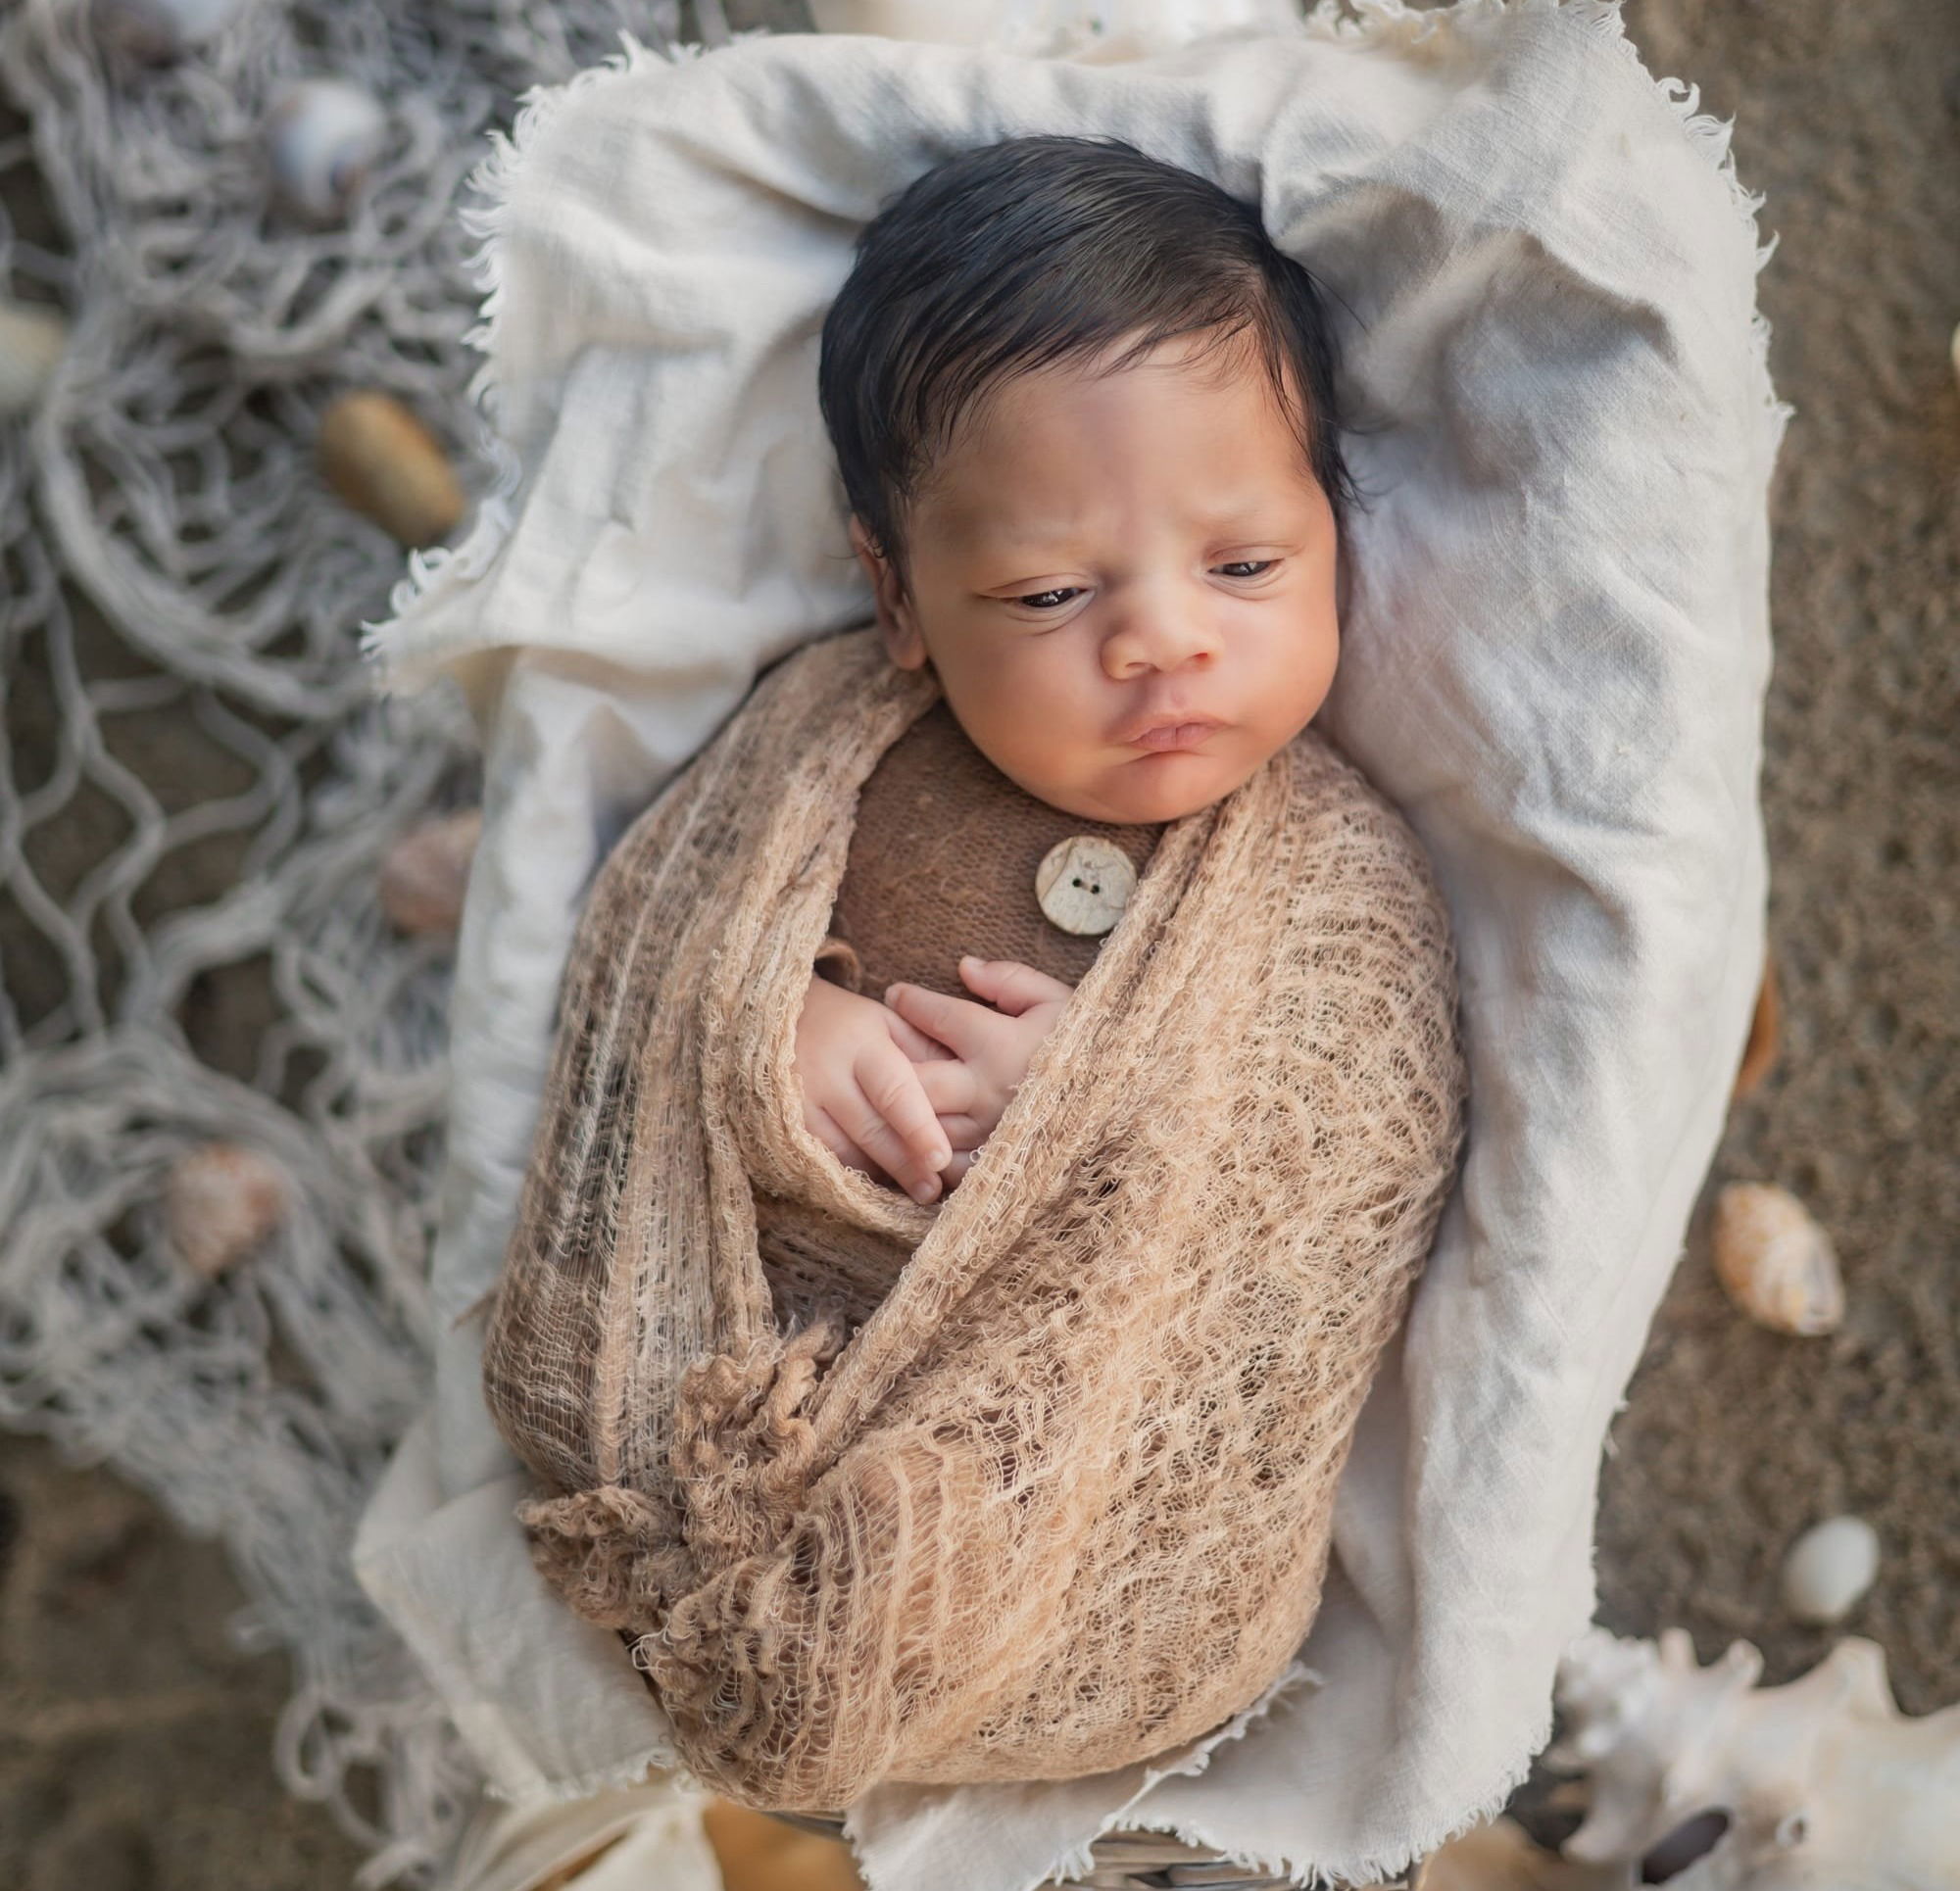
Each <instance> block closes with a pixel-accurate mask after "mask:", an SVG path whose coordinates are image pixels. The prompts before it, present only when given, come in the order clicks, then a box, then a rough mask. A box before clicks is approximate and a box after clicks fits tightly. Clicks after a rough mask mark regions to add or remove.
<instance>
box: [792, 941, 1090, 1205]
mask: <svg viewBox="0 0 1960 1891" xmlns="http://www.w3.org/2000/svg"><path fill="white" fill-rule="evenodd" d="M959 977H960V981H961V982H962V983H963V984H964V985H965V986H966V988H967V990H968V991H970V992H972V993H973V994H975V995H976V996H977V997H979V998H982V999H984V1000H986V1002H984V1003H977V1004H976V1003H975V1002H974V1001H973V1000H972V999H970V998H956V997H951V996H949V995H948V994H945V993H943V992H928V991H927V990H925V988H924V987H923V986H918V985H894V986H890V987H888V988H887V990H886V992H885V999H884V1002H883V1003H882V1004H881V1003H880V1002H879V1001H878V1000H877V999H876V998H871V997H863V996H860V995H859V994H857V993H855V992H847V991H846V990H845V989H844V988H843V987H842V986H841V985H833V984H832V983H831V982H830V981H829V980H828V979H825V978H821V977H819V976H817V975H815V974H814V973H812V974H811V977H810V981H809V991H808V992H807V993H806V994H805V996H804V1003H803V1011H802V1014H801V1015H800V1016H799V1018H798V1019H797V1033H796V1073H797V1080H798V1082H799V1083H800V1084H801V1085H802V1087H803V1120H804V1127H805V1128H806V1129H808V1130H809V1133H810V1134H811V1135H812V1136H814V1137H815V1138H816V1139H817V1140H818V1141H819V1142H821V1143H822V1144H823V1145H824V1146H825V1147H826V1148H828V1149H829V1150H830V1151H831V1153H832V1154H833V1155H835V1156H836V1157H837V1159H838V1160H839V1161H840V1162H842V1163H844V1164H845V1165H846V1166H847V1167H848V1168H853V1169H859V1170H862V1171H863V1172H864V1173H865V1174H866V1175H869V1176H872V1177H874V1178H875V1179H876V1180H878V1181H881V1182H893V1183H896V1184H897V1185H898V1186H899V1187H900V1188H903V1189H905V1191H906V1192H907V1194H909V1195H910V1196H911V1197H912V1198H913V1199H914V1200H915V1201H920V1202H930V1201H934V1200H936V1199H937V1198H938V1196H939V1194H940V1192H941V1190H942V1188H953V1187H954V1186H956V1184H957V1183H958V1181H959V1179H960V1178H961V1177H962V1176H963V1175H965V1173H966V1171H967V1170H968V1169H969V1168H971V1167H972V1165H973V1155H974V1151H975V1150H977V1149H978V1148H979V1146H980V1145H981V1143H982V1142H984V1141H985V1140H986V1139H987V1138H988V1137H989V1136H990V1135H991V1134H992V1133H993V1129H994V1126H995V1125H996V1124H997V1123H999V1122H1000V1120H1001V1116H1002V1112H1003V1111H1005V1109H1006V1107H1007V1103H1008V1100H1009V1098H1011V1097H1012V1095H1013V1093H1014V1091H1015V1090H1016V1089H1017V1088H1018V1087H1019V1085H1020V1083H1021V1080H1022V1079H1023V1078H1024V1077H1025V1076H1026V1075H1027V1074H1028V1065H1029V1064H1030V1063H1031V1062H1032V1061H1033V1058H1034V1054H1035V1050H1036V1048H1037V1047H1038V1046H1039V1045H1040V1043H1041V1042H1042V1040H1043V1039H1044V1038H1046V1037H1047V1036H1048V1034H1049V1032H1050V1031H1051V1030H1053V1029H1054V1022H1055V1020H1056V1019H1057V1018H1058V1017H1060V1015H1061V1008H1062V1006H1063V1005H1064V1004H1066V1003H1067V1001H1068V997H1069V994H1071V993H1072V992H1073V991H1074V990H1075V988H1074V987H1073V986H1072V985H1064V984H1062V982H1061V981H1060V980H1059V979H1052V978H1050V977H1049V976H1048V974H1047V973H1046V972H1038V971H1036V970H1035V969H1034V967H1033V966H1031V965H1023V964H1021V963H1019V962H1018V961H1017V960H1014V959H981V958H970V957H969V958H962V959H961V960H960V961H959Z"/></svg>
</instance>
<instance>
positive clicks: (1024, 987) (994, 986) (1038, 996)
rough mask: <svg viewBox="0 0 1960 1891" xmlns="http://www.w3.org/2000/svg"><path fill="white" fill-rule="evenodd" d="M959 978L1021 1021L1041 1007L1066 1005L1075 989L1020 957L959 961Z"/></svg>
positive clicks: (968, 986)
mask: <svg viewBox="0 0 1960 1891" xmlns="http://www.w3.org/2000/svg"><path fill="white" fill-rule="evenodd" d="M959 976H960V979H961V980H962V981H963V982H964V984H965V986H966V989H967V990H968V991H969V992H977V993H979V994H980V995H981V996H982V997H983V998H985V999H986V1000H987V1001H988V1003H990V1004H992V1005H995V1006H996V1007H998V1008H999V1009H1000V1010H1002V1011H1005V1013H1006V1014H1007V1016H1008V1017H1010V1018H1018V1017H1019V1016H1020V1015H1021V1013H1022V1012H1023V1011H1031V1010H1033V1008H1034V1007H1035V1006H1036V1005H1038V1004H1054V1003H1057V1002H1065V1001H1066V1000H1067V999H1068V998H1069V997H1071V996H1072V995H1073V994H1074V992H1075V987H1074V986H1072V985H1064V984H1062V982H1061V981H1060V980H1059V979H1052V978H1050V977H1049V975H1048V974H1047V973H1046V972H1038V971H1036V970H1035V968H1034V967H1033V966H1032V965H1023V964H1022V963H1021V962H1020V960H1019V959H1017V958H974V957H971V956H970V955H969V956H968V957H965V958H962V959H961V960H960V961H959Z"/></svg>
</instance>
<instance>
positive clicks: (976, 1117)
mask: <svg viewBox="0 0 1960 1891" xmlns="http://www.w3.org/2000/svg"><path fill="white" fill-rule="evenodd" d="M959 976H960V978H961V979H962V980H963V981H964V982H965V985H966V988H967V990H968V991H971V992H977V993H978V994H980V996H981V997H983V998H987V999H989V1000H991V1002H990V1003H989V1004H975V1003H973V1002H972V1001H971V1000H970V999H968V998H954V997H948V996H946V995H945V994H943V993H940V992H928V991H926V990H925V988H924V987H923V986H918V985H894V986H893V987H891V989H890V990H889V991H887V992H886V994H885V1002H886V1003H887V1004H888V1005H890V1006H891V1008H892V1009H893V1010H894V1011H896V1012H897V1013H898V1015H899V1018H900V1019H901V1020H902V1021H903V1022H904V1023H906V1024H907V1025H910V1026H912V1027H914V1028H915V1029H916V1030H917V1031H920V1032H923V1033H924V1034H925V1036H926V1037H928V1038H931V1039H934V1040H936V1041H937V1043H936V1044H935V1049H937V1044H944V1045H946V1047H947V1049H949V1050H951V1051H952V1053H953V1056H954V1058H955V1060H956V1061H954V1062H952V1063H950V1064H947V1063H939V1064H930V1065H921V1066H920V1072H921V1075H922V1077H924V1079H925V1082H926V1085H927V1086H928V1088H929V1089H930V1091H931V1094H932V1097H933V1104H934V1107H935V1109H936V1110H937V1112H938V1117H939V1128H940V1129H941V1130H943V1131H944V1132H945V1133H946V1135H947V1136H948V1137H949V1138H950V1139H951V1140H952V1143H953V1149H954V1155H953V1160H952V1163H951V1165H950V1166H949V1167H948V1168H947V1177H948V1180H949V1182H957V1181H958V1180H959V1179H960V1177H961V1176H963V1175H964V1174H965V1173H966V1171H967V1170H968V1169H970V1168H971V1167H972V1166H973V1151H974V1150H976V1149H977V1148H979V1146H980V1145H981V1143H983V1142H984V1141H986V1139H987V1138H988V1137H989V1136H991V1135H992V1134H993V1132H994V1126H995V1125H996V1124H997V1123H999V1122H1000V1120H1001V1115H1002V1112H1003V1111H1004V1110H1005V1109H1006V1107H1007V1102H1008V1099H1009V1098H1010V1097H1011V1096H1012V1095H1013V1093H1014V1091H1016V1090H1017V1089H1018V1088H1019V1087H1020V1083H1021V1080H1022V1078H1024V1077H1025V1076H1026V1075H1027V1074H1028V1065H1029V1064H1030V1063H1031V1062H1033V1060H1034V1054H1035V1051H1036V1049H1037V1048H1038V1047H1039V1046H1040V1044H1041V1042H1042V1040H1043V1039H1044V1038H1046V1037H1047V1036H1048V1034H1049V1033H1050V1032H1051V1031H1053V1030H1054V1021H1055V1020H1056V1019H1057V1018H1058V1017H1060V1016H1061V1007H1062V1006H1063V1005H1064V1004H1066V1003H1067V1002H1068V999H1069V996H1070V994H1072V993H1073V992H1074V990H1075V987H1074V986H1072V985H1064V984H1062V982H1061V981H1060V980H1059V979H1052V978H1050V977H1049V975H1048V974H1047V973H1046V972H1037V971H1036V970H1035V968H1034V967H1033V966H1032V965H1023V964H1021V963H1020V962H1019V961H1018V960H1015V959H1011V958H993V959H986V958H971V957H968V958H962V959H961V960H960V961H959Z"/></svg>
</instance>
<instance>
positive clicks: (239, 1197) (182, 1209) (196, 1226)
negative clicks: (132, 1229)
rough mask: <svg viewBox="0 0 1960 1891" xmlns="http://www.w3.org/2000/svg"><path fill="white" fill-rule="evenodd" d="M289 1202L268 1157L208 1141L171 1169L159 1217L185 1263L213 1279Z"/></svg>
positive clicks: (287, 1188)
mask: <svg viewBox="0 0 1960 1891" xmlns="http://www.w3.org/2000/svg"><path fill="white" fill-rule="evenodd" d="M291 1201H292V1184H291V1183H290V1182H289V1181H288V1180H287V1178H286V1174H285V1172H284V1171H283V1170H282V1169H280V1168H279V1167H278V1166H277V1165H276V1164H275V1163H273V1162H272V1161H271V1160H270V1158H269V1157H267V1156H263V1155H261V1154H260V1153H259V1152H258V1151H257V1150H256V1149H248V1148H246V1147H244V1146H243V1144H241V1143H237V1142H207V1143H205V1144H204V1146H203V1147H202V1148H197V1149H192V1150H191V1151H190V1152H189V1153H188V1154H187V1155H184V1156H181V1157H179V1158H178V1160H177V1162H176V1163H175V1165H174V1166H173V1167H172V1170H171V1173H170V1179H169V1180H168V1181H167V1182H166V1183H165V1185H164V1222H165V1226H166V1227H167V1228H168V1230H169V1231H170V1239H171V1245H172V1247H173V1248H175V1250H176V1252H177V1256H178V1258H179V1259H180V1260H182V1262H183V1263H184V1265H185V1266H186V1267H188V1268H189V1269H190V1270H191V1272H192V1273H193V1274H198V1275H202V1276H203V1277H204V1279H205V1280H207V1281H215V1280H216V1279H217V1278H218V1277H219V1276H220V1275H221V1274H223V1273H225V1272H227V1271H228V1270H229V1269H230V1268H232V1267H235V1266H236V1265H237V1264H238V1262H240V1261H242V1260H243V1259H244V1258H245V1257H246V1255H248V1254H249V1253H251V1252H252V1250H253V1249H254V1248H256V1247H257V1246H258V1245H259V1244H260V1242H262V1241H263V1240H264V1239H265V1238H266V1236H268V1235H270V1233H271V1232H272V1230H273V1229H274V1228H275V1227H276V1226H277V1225H278V1223H279V1221H280V1220H281V1219H282V1218H283V1217H284V1215H285V1212H286V1210H287V1208H288V1207H289V1206H290V1204H291Z"/></svg>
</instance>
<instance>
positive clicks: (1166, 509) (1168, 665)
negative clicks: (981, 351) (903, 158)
mask: <svg viewBox="0 0 1960 1891" xmlns="http://www.w3.org/2000/svg"><path fill="white" fill-rule="evenodd" d="M1194 353H1195V349H1194V345H1193V343H1192V342H1191V340H1190V339H1188V338H1180V339H1179V340H1178V341H1175V342H1170V343H1166V344H1164V345H1163V346H1162V347H1160V348H1158V349H1157V350H1155V351H1154V352H1153V353H1152V355H1150V356H1149V357H1147V358H1146V359H1144V360H1143V361H1141V362H1139V363H1138V364H1135V365H1133V366H1131V367H1128V368H1125V369H1123V370H1121V371H1120V372H1117V373H1114V374H1105V375H1103V376H1101V377H1093V376H1091V375H1089V374H1087V373H1085V372H1083V371H1082V369H1081V368H1080V367H1079V366H1077V365H1074V364H1064V365H1062V366H1059V367H1052V368H1042V369H1037V370H1035V371H1033V372H1031V373H1024V374H1020V375H1017V376H1015V377H1013V378H1012V379H1010V380H1008V381H1007V382H1005V383H1004V384H1003V385H1002V386H1001V387H1000V388H999V389H998V390H997V391H996V392H995V394H994V395H993V396H992V397H991V398H990V399H989V400H988V401H987V402H986V403H985V404H984V406H983V407H982V408H980V409H978V410H976V411H975V412H974V413H973V414H972V415H971V416H970V419H969V422H968V424H967V425H966V426H965V427H964V428H963V429H962V431H961V436H960V438H959V439H958V441H957V442H956V445H955V447H954V448H953V449H952V450H950V451H949V453H948V454H947V455H946V456H945V458H944V459H943V460H942V461H941V462H940V463H939V465H938V466H936V467H935V468H934V471H933V475H932V478H931V481H930V484H929V487H928V489H927V490H926V491H924V492H922V493H921V494H920V495H919V496H918V498H917V499H916V501H915V503H914V504H913V506H912V508H911V509H910V510H909V511H908V512H907V544H908V548H909V555H910V562H911V589H910V595H909V596H907V595H905V593H904V592H903V591H902V590H901V588H900V587H899V584H898V582H897V579H896V576H895V574H894V573H893V572H892V570H891V569H890V567H889V566H888V565H886V564H885V563H884V561H882V560H881V559H879V558H876V556H875V555H874V554H873V553H872V552H871V551H870V549H869V547H868V545H867V543H866V540H865V538H864V534H863V532H862V529H861V527H860V526H859V524H858V521H857V520H856V519H855V518H854V519H853V520H852V538H853V542H854V544H855V545H856V546H857V548H858V556H859V558H861V559H862V560H863V562H864V564H865V568H866V569H867V571H868V572H869V573H870V575H871V578H872V582H873V584H874V586H875V588H876V590H877V594H878V618H879V623H880V626H881V628H882V629H883V631H884V635H885V641H886V647H887V648H888V649H889V650H890V652H891V654H892V657H893V660H894V661H895V662H897V663H899V664H901V665H903V666H905V667H907V668H915V667H917V666H918V665H920V664H922V663H924V662H926V661H928V660H930V662H931V663H932V665H933V668H934V670H935V671H936V672H937V674H938V676H939V680H940V683H941V685H942V687H943V688H944V690H945V692H946V699H947V703H948V706H949V707H950V708H951V709H952V711H953V713H954V715H955V716H956V718H957V719H958V721H959V725H960V727H961V728H962V729H964V730H965V732H966V734H967V736H968V737H969V739H970V740H971V741H972V742H973V744H974V746H975V747H976V748H977V749H979V750H980V752H982V753H983V754H985V755H986V756H987V758H988V759H989V760H990V761H992V762H993V763H994V765H995V766H996V767H997V768H999V769H1000V770H1001V772H1002V773H1003V774H1005V775H1006V776H1007V777H1008V778H1009V779H1011V780H1013V781H1015V782H1017V783H1018V784H1019V785H1020V786H1021V787H1022V788H1024V789H1026V790H1027V792H1028V793H1029V794H1031V795H1033V796H1035V797H1036V798H1038V799H1039V800H1044V801H1047V802H1048V803H1050V804H1051V805H1052V806H1054V807H1059V808H1062V809H1065V810H1066V811H1067V812H1069V813H1072V814H1080V815H1083V816H1084V817H1086V818H1089V819H1094V820H1102V821H1166V820H1174V819H1176V818H1178V817H1179V816H1180V815H1184V814H1190V813H1193V812H1195V811H1196V810H1198V809H1199V808H1201V807H1205V806H1208V805H1209V804H1210V803H1211V802H1213V801H1215V800H1219V799H1220V798H1221V797H1223V796H1225V795H1228V794H1230V793H1231V792H1232V791H1233V790H1234V789H1235V788H1237V787H1238V786H1239V785H1240V784H1241V783H1242V782H1244V781H1245V780H1246V779H1247V778H1248V777H1249V776H1250V774H1251V773H1252V772H1253V771H1254V770H1255V769H1256V768H1258V767H1259V765H1260V764H1261V763H1262V762H1264V761H1265V760H1266V759H1267V757H1268V756H1270V755H1272V754H1273V753H1275V752H1277V751H1278V750H1280V749H1281V748H1283V747H1284V746H1285V745H1286V744H1287V743H1288V742H1290V741H1291V740H1292V739H1293V738H1294V736H1296V735H1297V734H1299V731H1300V730H1301V729H1302V728H1303V727H1305V725H1306V724H1307V722H1308V721H1310V720H1311V719H1312V717H1313V714H1314V712H1315V711H1316V710H1317V709H1318V708H1319V707H1320V705H1321V703H1323V702H1324V701H1325V700H1326V696H1327V691H1328V687H1329V685H1330V684H1331V683H1332V681H1333V679H1334V666H1335V661H1336V658H1337V656H1338V655H1339V650H1340V635H1339V625H1338V623H1337V618H1336V605H1335V599H1336V581H1335V572H1336V565H1335V556H1336V533H1335V525H1334V512H1333V508H1332V506H1331V505H1330V504H1329V502H1328V498H1327V495H1326V493H1325V492H1324V491H1323V490H1322V488H1321V486H1320V484H1319V482H1318V481H1317V480H1315V479H1314V477H1313V476H1312V474H1311V472H1310V471H1309V470H1308V468H1307V467H1306V466H1305V464H1304V463H1303V461H1302V458H1301V454H1300V450H1299V443H1298V441H1297V439H1296V438H1295V435H1294V433H1293V430H1292V428H1291V426H1290V425H1289V424H1288V421H1287V419H1286V417H1285V416H1284V414H1283V413H1282V412H1280V410H1279V407H1278V405H1277V401H1276V397H1275V395H1274V393H1273V391H1272V388H1271V385H1270V383H1269V381H1268V380H1267V377H1266V375H1265V372H1264V370H1263V369H1262V368H1261V367H1260V365H1259V364H1258V363H1257V361H1256V359H1255V358H1254V357H1253V356H1252V355H1251V354H1250V350H1249V349H1242V347H1241V344H1240V343H1238V342H1235V343H1233V344H1229V345H1228V347H1227V348H1226V349H1225V350H1221V351H1220V352H1219V353H1217V354H1214V355H1213V356H1212V357H1211V358H1210V359H1209V360H1207V361H1203V362H1195V361H1193V360H1191V359H1190V358H1191V357H1192V356H1193V355H1194Z"/></svg>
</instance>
